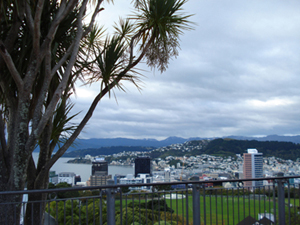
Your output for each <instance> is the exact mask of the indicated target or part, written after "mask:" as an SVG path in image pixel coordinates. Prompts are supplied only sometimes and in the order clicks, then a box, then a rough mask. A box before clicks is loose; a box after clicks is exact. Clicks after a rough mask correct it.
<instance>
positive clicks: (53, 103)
mask: <svg viewBox="0 0 300 225" xmlns="http://www.w3.org/2000/svg"><path fill="white" fill-rule="evenodd" d="M87 2H88V0H85V1H84V2H82V6H81V8H80V12H79V15H78V17H77V18H78V19H77V23H78V26H77V34H76V37H75V41H74V48H73V53H72V55H71V58H70V60H69V62H68V65H67V68H66V70H65V72H64V74H63V78H62V80H61V82H60V84H59V85H58V87H57V88H56V90H55V93H54V94H53V98H52V99H51V101H50V103H49V105H48V107H47V109H46V110H45V112H44V114H43V116H42V118H40V120H39V123H38V125H37V127H32V133H31V135H30V137H29V139H28V141H27V143H26V148H29V147H30V146H32V145H33V143H34V142H35V141H36V140H37V138H38V137H39V136H40V134H41V132H42V131H43V129H44V127H45V125H46V123H47V121H48V120H49V118H50V117H51V116H52V115H53V112H54V110H55V107H56V105H57V102H58V100H59V99H60V97H61V96H62V94H63V92H64V90H65V88H66V86H67V83H68V80H69V77H70V74H71V71H72V68H73V66H74V64H75V62H76V58H77V54H78V50H79V46H80V41H81V38H82V34H83V29H82V18H83V14H84V12H85V9H86V4H87ZM35 119H37V118H35Z"/></svg>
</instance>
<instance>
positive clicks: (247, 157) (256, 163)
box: [243, 148, 263, 187]
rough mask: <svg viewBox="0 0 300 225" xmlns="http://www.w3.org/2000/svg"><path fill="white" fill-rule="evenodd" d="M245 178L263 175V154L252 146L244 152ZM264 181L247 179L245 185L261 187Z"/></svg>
mask: <svg viewBox="0 0 300 225" xmlns="http://www.w3.org/2000/svg"><path fill="white" fill-rule="evenodd" d="M243 172H244V179H251V178H260V177H263V154H262V153H258V151H257V150H256V149H255V148H250V149H248V150H247V153H244V165H243ZM262 185H263V181H246V182H244V186H245V187H259V186H262Z"/></svg>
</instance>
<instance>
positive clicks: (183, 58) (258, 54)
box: [74, 0, 300, 139]
mask: <svg viewBox="0 0 300 225" xmlns="http://www.w3.org/2000/svg"><path fill="white" fill-rule="evenodd" d="M120 2H121V3H120ZM127 2H129V1H125V0H119V1H115V5H114V6H112V5H108V6H107V7H106V9H105V10H104V12H103V14H102V15H100V16H99V23H101V22H104V23H105V25H106V27H108V26H107V25H108V24H109V23H110V22H111V20H112V19H115V20H118V14H122V15H124V14H127V13H130V11H131V10H130V8H128V3H127ZM126 9H127V10H126ZM184 9H185V11H186V12H187V13H189V14H195V15H194V16H193V17H192V18H191V20H192V21H194V22H196V23H197V26H195V30H193V31H186V32H185V33H184V35H183V36H181V50H180V52H179V56H178V57H177V59H174V60H172V61H171V63H170V64H169V68H168V70H167V71H166V72H165V73H163V74H160V73H159V72H158V71H151V70H150V69H148V71H145V72H143V75H145V76H146V77H145V78H143V79H142V80H143V82H144V84H143V86H144V87H143V90H142V92H141V93H140V92H139V91H138V90H137V89H136V88H134V87H132V86H130V85H128V86H127V87H128V88H127V93H122V92H119V91H116V92H115V93H116V96H117V100H118V103H117V102H116V101H115V99H114V98H111V99H109V98H108V97H106V98H104V99H103V101H102V102H100V104H99V105H98V107H97V109H96V111H95V113H94V115H93V118H92V119H91V120H90V121H89V123H88V125H87V126H86V127H85V129H84V131H83V133H82V134H81V135H80V137H81V138H115V137H127V138H138V139H140V138H156V139H164V138H167V137H169V136H178V137H184V138H188V137H222V136H229V135H242V136H265V135H270V134H278V135H298V134H300V13H299V12H300V11H299V10H300V1H299V0H294V1H282V0H264V1H261V0H251V1H240V0H236V1H233V0H209V1H208V0H190V1H189V2H188V3H187V4H186V5H185V7H184ZM97 90H98V86H92V87H89V88H87V87H78V88H77V97H76V99H74V102H75V103H76V106H75V108H74V109H75V111H82V113H81V114H80V116H78V119H77V120H74V122H78V120H79V119H80V118H81V116H83V115H84V113H85V109H86V108H87V107H88V104H89V103H90V102H91V101H92V99H93V96H95V94H96V93H97Z"/></svg>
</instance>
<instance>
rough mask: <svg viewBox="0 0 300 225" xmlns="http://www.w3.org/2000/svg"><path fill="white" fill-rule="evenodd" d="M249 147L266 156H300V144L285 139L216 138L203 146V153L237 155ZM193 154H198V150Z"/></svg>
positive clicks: (288, 157)
mask: <svg viewBox="0 0 300 225" xmlns="http://www.w3.org/2000/svg"><path fill="white" fill-rule="evenodd" d="M248 148H256V149H257V150H258V152H261V153H263V156H265V157H272V156H275V157H278V158H282V159H291V160H296V159H297V158H300V144H296V143H292V142H283V141H257V140H234V139H230V138H224V139H222V138H218V139H214V140H212V141H210V142H208V144H207V145H206V146H205V147H204V148H203V150H202V151H201V154H208V155H236V154H241V155H242V154H243V153H246V151H247V149H248ZM191 154H197V152H196V151H194V152H191Z"/></svg>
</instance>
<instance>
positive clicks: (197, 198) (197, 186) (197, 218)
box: [193, 184, 200, 224]
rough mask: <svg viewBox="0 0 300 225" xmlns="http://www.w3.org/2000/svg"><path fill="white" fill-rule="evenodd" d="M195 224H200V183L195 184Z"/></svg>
mask: <svg viewBox="0 0 300 225" xmlns="http://www.w3.org/2000/svg"><path fill="white" fill-rule="evenodd" d="M193 224H200V184H193Z"/></svg>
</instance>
